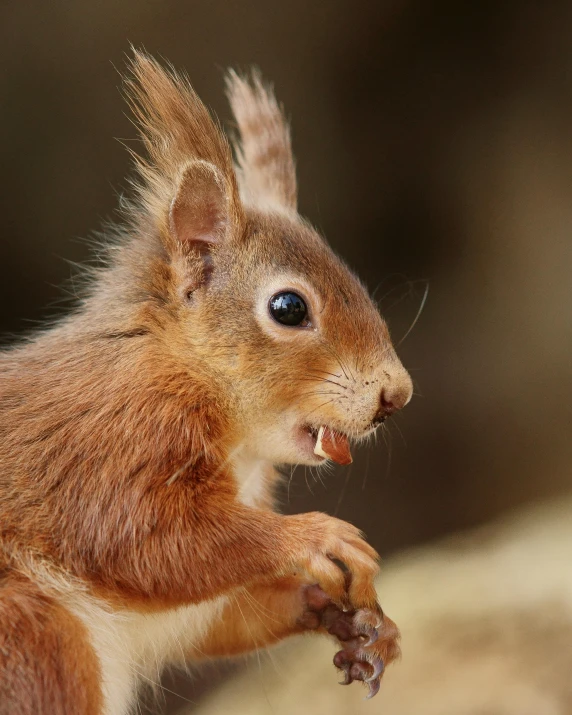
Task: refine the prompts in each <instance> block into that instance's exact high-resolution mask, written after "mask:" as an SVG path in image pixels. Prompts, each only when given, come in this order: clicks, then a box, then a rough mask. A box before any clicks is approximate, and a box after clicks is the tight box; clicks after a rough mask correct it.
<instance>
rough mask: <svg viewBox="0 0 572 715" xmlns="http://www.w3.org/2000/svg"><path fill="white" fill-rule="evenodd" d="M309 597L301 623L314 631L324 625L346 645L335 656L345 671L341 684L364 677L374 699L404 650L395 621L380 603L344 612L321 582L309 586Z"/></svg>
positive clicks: (307, 592)
mask: <svg viewBox="0 0 572 715" xmlns="http://www.w3.org/2000/svg"><path fill="white" fill-rule="evenodd" d="M305 599H306V610H305V611H304V613H303V614H302V616H301V617H300V619H299V621H298V622H299V624H300V625H301V626H303V627H304V628H307V629H312V630H314V629H317V628H320V627H322V628H324V629H325V630H327V632H328V633H330V634H331V635H333V636H335V637H336V638H337V639H338V641H340V643H341V645H342V646H343V648H342V650H340V651H339V652H338V653H336V655H335V656H334V665H335V666H336V667H337V668H339V669H340V670H341V671H342V672H343V674H344V680H343V681H341V684H342V685H349V684H350V683H352V682H353V681H354V680H361V681H362V682H364V683H366V684H367V685H368V686H369V693H368V695H367V698H372V697H373V696H374V695H376V694H377V692H378V691H379V686H380V681H381V677H382V676H383V673H384V670H385V667H386V666H387V665H389V664H390V663H391V662H392V661H393V660H395V659H396V658H397V657H398V656H399V653H400V648H399V644H398V640H399V630H398V629H397V626H396V625H395V623H393V621H392V620H391V619H390V618H388V617H387V616H385V615H384V614H383V612H382V610H381V608H380V607H379V606H377V608H375V609H369V608H360V609H352V610H346V611H344V610H342V609H341V608H340V607H339V606H337V605H336V604H335V603H333V602H332V601H331V599H330V598H329V596H328V595H327V594H326V593H325V592H324V591H323V590H322V589H321V588H320V586H318V585H312V586H307V587H306V591H305Z"/></svg>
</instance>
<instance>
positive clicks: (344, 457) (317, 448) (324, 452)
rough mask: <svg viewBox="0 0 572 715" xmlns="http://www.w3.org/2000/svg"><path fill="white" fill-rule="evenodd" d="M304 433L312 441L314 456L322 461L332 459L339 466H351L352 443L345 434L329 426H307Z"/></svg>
mask: <svg viewBox="0 0 572 715" xmlns="http://www.w3.org/2000/svg"><path fill="white" fill-rule="evenodd" d="M304 431H305V432H306V434H307V435H308V436H309V438H310V439H311V446H312V447H313V450H312V451H313V454H314V455H315V456H316V457H320V458H322V459H331V460H332V462H336V463H337V464H344V465H346V464H351V463H352V455H351V451H350V441H349V439H348V436H347V435H346V434H344V433H343V432H338V431H337V430H335V429H332V428H331V427H328V426H327V425H320V427H319V428H318V427H311V426H307V427H305V428H304Z"/></svg>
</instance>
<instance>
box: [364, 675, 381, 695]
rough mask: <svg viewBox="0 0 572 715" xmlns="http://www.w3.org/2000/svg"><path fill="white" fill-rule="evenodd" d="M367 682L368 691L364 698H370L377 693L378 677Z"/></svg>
mask: <svg viewBox="0 0 572 715" xmlns="http://www.w3.org/2000/svg"><path fill="white" fill-rule="evenodd" d="M367 684H368V685H369V693H368V694H367V695H366V696H365V699H366V700H371V698H373V697H374V696H375V695H377V694H378V693H379V685H380V682H379V678H377V680H372V681H371V682H370V681H369V680H368V681H367Z"/></svg>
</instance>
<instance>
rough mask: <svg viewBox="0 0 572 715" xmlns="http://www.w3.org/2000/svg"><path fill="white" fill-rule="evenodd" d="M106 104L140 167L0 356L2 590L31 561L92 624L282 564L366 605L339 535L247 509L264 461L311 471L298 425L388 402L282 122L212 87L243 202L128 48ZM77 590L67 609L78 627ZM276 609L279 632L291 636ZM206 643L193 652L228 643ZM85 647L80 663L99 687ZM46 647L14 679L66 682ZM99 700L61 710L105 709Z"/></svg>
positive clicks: (236, 84) (363, 315) (197, 117)
mask: <svg viewBox="0 0 572 715" xmlns="http://www.w3.org/2000/svg"><path fill="white" fill-rule="evenodd" d="M128 92H129V96H130V98H131V104H132V106H133V108H134V111H135V115H136V118H137V120H138V122H139V125H140V127H141V131H142V135H143V138H144V141H145V145H146V148H147V151H148V158H147V159H142V158H140V157H137V158H136V163H137V167H138V170H139V176H140V180H139V184H138V187H137V196H136V200H135V201H134V204H133V206H132V207H131V209H130V212H129V215H128V217H127V225H126V228H125V229H124V230H123V231H122V232H121V234H120V236H119V239H118V240H117V241H116V243H115V244H112V245H111V246H110V249H109V253H108V260H107V263H106V265H105V266H103V267H102V268H101V269H100V270H99V271H97V272H96V275H95V277H94V280H93V281H92V282H91V284H90V286H89V288H88V290H87V291H86V295H85V298H84V299H83V301H82V302H81V304H80V305H79V306H78V307H77V309H76V310H75V311H74V313H73V314H72V315H70V316H69V317H68V318H66V319H65V320H63V321H62V322H61V323H60V324H59V325H57V326H55V327H53V328H52V329H50V330H47V331H45V332H43V333H40V334H38V335H36V336H34V337H33V338H32V339H30V340H28V341H26V342H24V343H22V344H21V345H19V346H15V347H14V348H13V349H11V350H10V351H7V352H5V353H4V354H2V355H1V356H0V464H1V465H2V466H1V472H0V495H1V499H0V530H1V534H0V535H1V540H2V547H3V549H4V551H5V553H6V554H7V555H8V566H7V570H6V576H4V577H3V578H5V579H11V578H18V573H20V572H24V570H25V569H24V566H23V564H24V563H44V564H49V565H50V568H52V569H54V570H55V571H57V573H58V574H59V575H60V576H61V578H62V579H64V580H66V579H68V580H71V581H70V582H73V583H80V584H82V588H84V589H85V590H86V593H87V594H88V595H89V598H92V599H94V600H93V603H97V604H99V605H98V606H97V608H98V609H99V610H98V613H99V612H100V611H101V612H102V613H103V612H104V611H105V608H103V610H102V609H101V607H100V606H101V604H102V603H103V604H107V606H109V608H110V609H111V612H116V613H123V612H130V613H131V612H140V613H162V612H165V613H171V612H172V611H173V609H177V608H182V607H187V606H189V605H190V604H203V603H206V602H213V603H214V601H213V599H216V598H217V597H222V596H225V595H228V594H231V593H232V592H233V590H234V589H236V588H242V587H245V586H251V585H253V584H256V583H257V582H258V581H260V580H261V579H264V580H265V582H266V581H267V579H268V577H269V576H270V577H271V578H275V579H280V578H282V576H283V575H284V574H287V573H289V572H290V571H291V570H293V569H296V570H298V571H300V572H304V573H305V574H306V576H305V578H306V582H312V581H319V582H320V584H321V585H322V587H323V588H324V589H325V590H326V591H327V592H328V594H329V595H330V596H331V598H332V599H334V600H335V601H336V602H337V603H339V604H342V603H344V604H346V605H349V606H351V607H352V608H358V609H360V608H362V609H365V608H369V609H375V608H376V594H375V589H374V587H373V579H374V577H375V575H376V573H377V555H376V554H375V552H374V551H373V549H371V547H369V546H368V545H367V544H366V543H365V542H364V541H363V540H362V538H361V536H360V534H359V532H358V531H357V530H356V529H355V528H354V527H352V526H350V525H349V524H346V523H344V522H341V521H339V520H337V519H334V518H332V517H328V516H326V515H323V514H303V515H299V516H291V517H285V516H281V515H279V514H276V513H275V512H274V511H272V510H271V509H270V508H269V503H270V502H271V495H270V491H271V486H272V482H273V481H274V480H275V478H276V475H275V472H274V470H273V468H272V464H273V463H277V462H291V463H295V462H298V461H304V459H306V460H310V462H311V463H313V462H312V460H316V459H317V458H315V457H314V455H313V454H312V452H311V449H310V450H309V451H308V449H306V453H303V447H302V446H301V445H302V442H301V441H300V440H303V439H304V434H305V433H304V432H303V430H302V426H304V425H306V424H307V425H309V427H311V428H313V427H316V426H318V425H320V424H322V423H327V424H329V425H331V426H332V428H335V429H336V430H338V431H340V432H343V433H345V434H347V435H348V436H350V437H353V438H358V439H359V438H361V437H363V436H365V435H366V434H368V433H369V431H371V429H372V424H374V423H373V422H372V421H373V420H374V417H375V416H376V415H378V414H379V410H380V409H381V408H380V404H381V405H385V404H388V403H389V402H390V403H391V404H392V405H393V406H394V407H395V408H396V409H397V408H399V407H401V406H403V405H404V404H405V403H406V402H407V401H408V399H409V397H410V396H411V381H410V379H409V377H408V375H407V373H406V372H405V370H404V369H403V367H402V366H401V364H400V362H399V360H398V359H397V357H396V355H395V352H394V350H393V348H392V345H391V341H390V338H389V333H388V331H387V327H386V325H385V323H384V322H383V320H382V319H381V317H380V316H379V314H378V312H377V310H376V308H375V306H374V305H373V303H372V302H371V300H370V299H369V297H368V295H367V292H366V291H365V289H364V288H363V286H362V285H361V284H360V283H359V282H358V281H357V279H356V278H355V277H354V276H353V275H352V274H351V273H350V272H349V271H348V269H347V268H346V267H345V266H344V264H343V263H342V262H341V261H340V260H339V259H338V258H337V257H336V256H335V255H334V254H333V253H332V252H331V250H330V249H329V247H328V246H327V245H326V243H325V242H324V241H323V240H322V239H321V237H320V236H318V234H317V233H316V232H315V231H314V230H313V229H311V228H310V227H309V226H308V225H307V224H306V223H305V222H304V221H303V220H302V219H300V217H299V216H298V215H297V214H296V212H295V195H296V192H295V180H294V173H293V172H294V169H293V166H294V164H293V159H292V157H291V153H290V143H289V134H288V130H287V126H286V124H285V122H284V120H283V118H282V115H281V113H280V112H279V109H278V105H277V104H276V101H275V99H274V97H273V96H272V95H271V94H269V93H268V92H267V91H266V90H264V89H263V87H262V84H261V83H260V81H259V80H257V79H255V80H254V83H253V85H252V86H250V85H249V84H248V83H246V82H245V81H244V80H241V79H238V78H237V77H236V76H235V75H230V77H229V95H230V97H231V102H232V105H233V108H234V110H235V113H236V118H237V121H238V124H239V129H240V133H241V137H242V149H241V153H240V155H239V161H240V176H241V179H240V181H241V192H242V193H243V194H244V193H246V195H247V197H248V201H246V200H245V199H244V196H243V198H241V196H240V195H239V190H238V182H237V178H236V173H235V169H234V167H233V162H232V153H231V149H230V147H229V144H228V142H227V140H226V139H225V137H224V135H223V134H222V132H221V130H220V129H219V127H218V126H217V125H216V124H215V123H214V122H213V120H212V118H211V117H210V115H209V114H208V112H207V110H206V109H205V107H204V105H203V104H202V103H201V102H200V100H199V99H198V97H197V96H196V94H195V93H194V92H193V90H192V89H191V87H190V85H189V84H188V82H187V81H186V80H184V79H182V78H181V77H179V76H177V75H176V74H174V73H173V72H170V73H169V72H166V71H164V70H163V69H161V68H160V67H159V65H158V64H157V63H155V62H154V60H152V59H150V58H149V57H147V56H145V55H142V54H139V53H137V54H136V55H135V59H134V61H133V63H132V76H131V78H130V79H129V80H128ZM257 147H258V148H257ZM277 289H289V290H299V291H300V292H302V293H304V295H305V297H306V299H307V301H308V303H309V304H310V308H311V315H312V321H313V322H312V327H311V328H309V329H307V330H306V329H304V330H295V329H291V328H284V327H283V326H279V325H278V324H276V323H274V322H273V321H272V320H271V319H270V317H269V316H268V315H267V310H266V305H267V302H268V298H269V295H271V294H272V292H273V291H276V290H277ZM328 392H329V393H330V395H332V394H333V397H330V395H328V394H327V393H328ZM324 393H326V395H324ZM301 430H302V431H301ZM304 449H305V448H304ZM300 450H302V452H301V451H300ZM304 455H305V456H304ZM258 474H260V476H259V477H258V476H257V475H258ZM332 557H335V558H337V559H339V560H341V561H343V562H344V563H345V564H346V565H347V567H348V569H349V573H350V574H351V579H350V580H349V581H348V577H347V575H345V574H344V573H343V572H342V571H341V570H340V569H339V568H338V567H337V566H336V565H335V564H334V563H333V561H332V560H331V559H332ZM28 572H30V573H36V576H35V578H36V581H37V582H36V583H35V584H34V588H35V589H36V591H37V593H38V594H40V593H42V594H44V595H43V596H41V597H40V595H38V596H37V598H38V599H40V598H44V597H45V598H49V599H52V600H53V602H54V603H55V604H57V605H54V606H53V608H54V609H62V608H71V609H72V611H73V608H75V606H73V604H74V603H75V601H74V600H73V598H71V600H70V598H69V597H68V596H66V599H67V600H66V601H65V604H64V600H63V597H62V596H61V593H60V592H59V591H58V588H57V587H54V586H53V584H52V585H50V584H48V583H47V582H45V581H44V580H43V578H42V576H41V569H37V570H36V571H34V568H33V567H32V568H31V571H30V569H28ZM277 583H279V581H277ZM267 588H270V589H272V587H271V586H269V587H267ZM276 588H277V589H278V590H279V587H278V586H277V587H276ZM1 598H2V595H1V591H0V599H1ZM31 598H32V600H33V597H31ZM86 598H87V596H85V594H83V595H81V597H80V596H79V595H78V597H77V604H84V605H82V606H81V607H80V605H77V610H78V613H80V619H83V621H84V623H90V622H91V621H90V618H91V616H89V617H88V615H86V614H87V611H89V607H88V606H85V603H86V602H87V601H86ZM294 602H296V599H294V600H293V601H292V604H294ZM38 603H39V601H38ZM70 604H71V605H70ZM107 606H106V607H107ZM50 607H51V606H50ZM82 608H83V611H82V610H81V609H82ZM292 608H294V605H292ZM86 609H87V610H86ZM233 613H234V612H233V611H232V609H231V610H230V611H229V612H228V613H227V616H226V621H227V622H228V621H229V620H232V619H234V618H235V615H233ZM82 614H83V615H82ZM290 615H291V616H292V617H289V618H288V619H287V622H288V623H289V624H290V626H291V627H290V626H289V627H288V628H286V629H285V630H283V631H281V636H280V637H282V636H284V635H286V634H287V633H289V632H296V631H297V630H299V628H298V627H294V625H292V624H295V623H296V617H297V614H290ZM294 616H296V617H294ZM101 617H102V618H104V616H101ZM2 627H3V626H2ZM62 627H63V628H64V630H65V628H66V626H65V624H64V625H63V626H62ZM38 628H39V629H40V631H41V632H42V634H44V635H45V639H46V643H49V639H48V636H49V629H47V627H44V626H42V625H41V624H40V625H38ZM212 632H213V633H214V631H212ZM94 633H95V631H94ZM64 635H65V634H63V635H62V637H64ZM68 636H69V638H73V639H77V640H82V638H83V641H84V643H83V646H82V647H83V648H84V650H85V653H86V654H87V653H88V651H89V650H90V647H91V646H90V642H93V639H94V638H95V636H94V635H93V633H92V632H91V631H90V635H88V636H85V637H84V636H82V635H81V634H80V633H79V631H76V630H75V625H74V621H73V618H71V617H70V625H69V633H68ZM42 637H43V636H42ZM66 637H67V636H66ZM214 637H215V636H213V638H214ZM395 637H396V636H395ZM220 638H221V636H220V633H219V634H218V635H217V636H216V639H217V646H216V648H215V646H214V645H212V648H211V650H216V652H217V653H220V654H224V653H225V652H226V653H230V652H236V651H237V650H241V649H240V648H237V647H236V645H234V646H233V645H232V644H231V642H230V641H229V643H228V646H227V647H226V648H225V644H224V641H221V640H220ZM266 642H267V641H266ZM203 645H204V648H205V651H208V650H209V647H208V643H206V642H204V643H203ZM12 647H16V646H12ZM98 647H99V649H100V650H99V651H98V652H97V659H93V660H94V662H93V664H92V665H90V664H89V662H88V661H89V657H88V656H87V655H86V657H85V662H84V664H83V665H82V667H85V668H86V669H87V670H89V669H90V668H91V675H90V678H91V681H93V679H95V680H97V679H98V678H100V677H101V683H102V687H103V688H104V690H105V689H106V688H108V685H107V680H106V676H105V675H102V676H99V675H98V670H97V669H98V667H99V665H98V663H99V664H102V663H103V664H104V663H105V662H107V660H106V658H107V656H106V650H105V648H106V646H98ZM245 647H246V646H245ZM26 648H27V645H26V642H23V644H22V652H23V653H24V654H25V651H26ZM50 648H51V646H49V645H46V648H45V650H44V651H40V650H39V649H35V650H30V652H29V653H28V655H27V656H26V657H29V658H30V659H32V660H33V661H34V668H35V669H36V670H35V671H34V672H36V673H37V672H39V671H41V670H42V668H43V667H45V668H48V665H49V663H50V662H51V660H50V659H52V658H56V659H57V660H58V667H61V668H62V669H64V670H65V672H68V671H69V668H70V667H71V666H70V662H68V661H66V658H67V656H66V654H65V653H64V652H63V651H61V650H58V652H57V653H56V652H52V651H51V650H50ZM82 652H83V651H82ZM70 657H71V656H70ZM82 658H83V656H82ZM66 669H67V670H66ZM62 672H63V671H62ZM79 675H80V673H79V671H78V677H79ZM30 677H36V678H37V677H39V676H30ZM10 678H11V675H10V670H7V671H5V672H4V673H0V682H2V681H3V680H4V682H7V681H9V680H10ZM91 681H90V682H91ZM35 685H36V686H37V687H38V688H40V683H39V681H38V682H36V683H35ZM62 687H63V686H62ZM70 687H72V685H70ZM73 687H75V686H73ZM9 692H11V693H12V695H11V696H10V697H12V698H13V699H15V703H18V702H19V701H18V698H19V697H21V695H19V694H18V692H16V691H9ZM46 692H47V691H46ZM106 692H107V690H106ZM14 693H15V694H14ZM46 697H48V696H46ZM62 697H63V695H62ZM105 697H106V698H107V699H105V698H104V701H105V702H104V704H103V705H102V706H101V708H100V706H99V705H98V704H97V699H96V698H95V696H94V697H93V698H91V699H90V702H89V704H86V705H85V707H83V706H82V707H83V709H82V707H79V706H78V709H76V710H74V712H78V713H80V712H81V713H83V712H85V713H89V712H95V711H98V710H99V709H102V710H103V711H104V712H107V713H111V712H114V713H115V712H123V711H124V710H123V709H121V708H119V706H117V708H119V709H113V708H114V705H113V703H112V702H110V697H111V696H109V695H108V696H105ZM14 707H17V706H16V705H14ZM121 707H123V706H121ZM90 708H91V709H90ZM44 711H45V712H57V710H51V711H50V710H49V709H46V708H44V710H42V709H41V708H40V709H39V710H37V712H44Z"/></svg>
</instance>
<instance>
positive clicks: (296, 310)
mask: <svg viewBox="0 0 572 715" xmlns="http://www.w3.org/2000/svg"><path fill="white" fill-rule="evenodd" d="M268 310H269V311H270V315H271V316H272V317H273V318H274V320H277V321H278V322H279V323H282V325H290V326H295V327H306V326H307V325H308V324H309V323H308V308H307V307H306V303H305V302H304V300H303V299H302V298H301V297H300V296H299V295H298V294H297V293H292V292H290V291H284V292H283V293H276V295H273V296H272V298H270V302H269V304H268Z"/></svg>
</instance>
